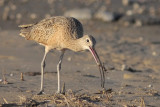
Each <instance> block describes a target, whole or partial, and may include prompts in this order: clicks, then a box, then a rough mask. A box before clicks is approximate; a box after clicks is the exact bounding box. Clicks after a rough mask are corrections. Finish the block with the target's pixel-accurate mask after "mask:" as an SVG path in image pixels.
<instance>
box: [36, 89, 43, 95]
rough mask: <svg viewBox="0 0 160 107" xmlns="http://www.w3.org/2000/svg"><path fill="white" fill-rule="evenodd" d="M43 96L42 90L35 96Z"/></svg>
mask: <svg viewBox="0 0 160 107" xmlns="http://www.w3.org/2000/svg"><path fill="white" fill-rule="evenodd" d="M42 94H45V93H44V91H43V90H41V91H40V92H39V93H37V95H42Z"/></svg>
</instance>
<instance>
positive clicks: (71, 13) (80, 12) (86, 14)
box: [64, 8, 92, 19]
mask: <svg viewBox="0 0 160 107" xmlns="http://www.w3.org/2000/svg"><path fill="white" fill-rule="evenodd" d="M64 16H68V17H74V18H77V19H91V18H92V13H91V10H90V9H88V8H84V9H72V10H68V11H66V12H65V13H64Z"/></svg>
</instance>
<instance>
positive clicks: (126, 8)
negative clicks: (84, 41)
mask: <svg viewBox="0 0 160 107" xmlns="http://www.w3.org/2000/svg"><path fill="white" fill-rule="evenodd" d="M57 15H65V16H73V17H75V18H78V19H84V20H90V19H91V20H98V21H99V20H100V21H103V22H104V23H107V22H116V23H121V24H122V25H124V26H129V25H130V24H131V25H135V26H142V25H154V24H160V0H67V1H66V0H34V1H31V0H0V29H17V26H18V25H19V24H26V23H33V22H37V21H39V20H41V19H43V18H47V17H51V16H57Z"/></svg>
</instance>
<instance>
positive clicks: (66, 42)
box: [19, 16, 105, 94]
mask: <svg viewBox="0 0 160 107" xmlns="http://www.w3.org/2000/svg"><path fill="white" fill-rule="evenodd" d="M19 27H21V30H20V35H21V36H22V37H25V38H26V39H27V40H34V41H36V42H37V43H39V44H41V45H43V46H44V47H45V53H44V56H43V59H42V62H41V88H40V92H39V93H38V94H43V93H44V88H43V79H44V68H45V58H46V55H47V53H48V52H49V51H50V50H51V49H56V50H60V51H61V55H60V59H59V62H58V64H57V75H58V90H57V93H61V82H60V70H61V63H62V59H63V55H64V53H65V51H66V50H72V51H75V52H79V51H84V50H89V51H90V52H91V53H92V55H93V57H94V59H95V61H96V63H97V65H98V66H99V70H100V74H101V87H103V88H104V82H105V76H104V71H105V68H104V66H103V65H102V63H101V61H100V59H99V56H98V55H97V53H96V51H95V48H94V46H95V44H96V41H95V39H94V37H93V36H91V35H83V27H82V24H81V23H80V22H79V21H78V20H77V19H75V18H73V17H64V16H56V17H51V18H47V19H43V20H41V21H40V22H38V23H35V24H27V25H20V26H19Z"/></svg>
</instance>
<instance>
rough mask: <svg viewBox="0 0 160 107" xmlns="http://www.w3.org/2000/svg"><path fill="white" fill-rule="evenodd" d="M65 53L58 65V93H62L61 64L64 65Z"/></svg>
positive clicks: (62, 54)
mask: <svg viewBox="0 0 160 107" xmlns="http://www.w3.org/2000/svg"><path fill="white" fill-rule="evenodd" d="M64 52H65V51H62V53H61V56H60V59H59V62H58V64H57V76H58V90H57V93H61V81H60V70H61V64H62V59H63V56H64Z"/></svg>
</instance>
